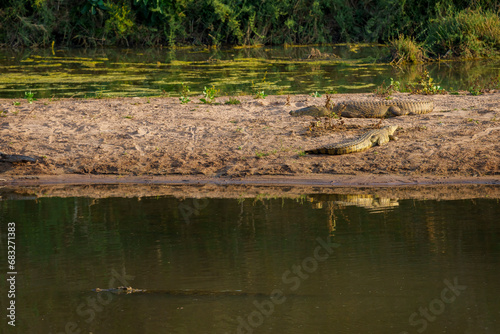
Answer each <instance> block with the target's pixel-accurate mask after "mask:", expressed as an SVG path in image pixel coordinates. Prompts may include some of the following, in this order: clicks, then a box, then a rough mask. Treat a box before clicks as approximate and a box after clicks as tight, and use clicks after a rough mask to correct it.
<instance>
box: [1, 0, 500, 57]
mask: <svg viewBox="0 0 500 334" xmlns="http://www.w3.org/2000/svg"><path fill="white" fill-rule="evenodd" d="M473 4H474V5H473V7H471V6H472V5H471V2H470V1H465V0H380V1H373V0H350V1H345V0H280V1H278V0H276V1H271V0H67V1H59V0H5V1H2V2H1V4H0V44H1V45H4V46H18V47H21V46H28V47H37V46H42V47H43V46H45V47H47V46H50V44H51V43H52V41H55V43H56V44H57V45H65V46H85V47H89V46H97V45H128V46H134V45H147V46H158V45H167V46H173V45H193V44H194V45H216V46H218V45H253V44H275V45H280V44H285V43H287V44H313V43H335V42H362V41H364V42H389V41H391V40H393V41H394V40H396V39H398V38H399V36H406V37H404V38H409V40H411V41H413V42H415V43H422V42H425V43H426V44H427V45H428V46H430V47H431V50H433V51H434V53H436V54H438V53H442V52H446V51H447V50H448V49H451V50H452V51H453V52H454V53H456V54H458V55H468V54H469V53H470V54H471V55H483V54H484V53H485V51H484V50H485V49H488V48H494V49H497V50H498V48H499V45H498V38H499V37H498V36H499V34H498V31H499V29H500V28H499V24H498V12H499V10H500V5H499V3H498V1H493V0H476V1H474V2H473Z"/></svg>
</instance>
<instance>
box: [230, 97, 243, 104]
mask: <svg viewBox="0 0 500 334" xmlns="http://www.w3.org/2000/svg"><path fill="white" fill-rule="evenodd" d="M226 104H241V101H240V100H238V99H235V98H234V97H230V98H229V100H227V101H226Z"/></svg>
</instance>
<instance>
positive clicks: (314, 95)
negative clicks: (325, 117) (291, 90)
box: [311, 92, 321, 98]
mask: <svg viewBox="0 0 500 334" xmlns="http://www.w3.org/2000/svg"><path fill="white" fill-rule="evenodd" d="M311 96H312V97H314V98H318V97H321V94H320V93H318V92H314V93H311Z"/></svg>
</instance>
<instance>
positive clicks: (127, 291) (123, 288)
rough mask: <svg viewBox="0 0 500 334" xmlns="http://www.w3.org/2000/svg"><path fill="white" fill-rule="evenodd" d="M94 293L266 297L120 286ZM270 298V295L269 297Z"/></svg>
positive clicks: (217, 291) (232, 292) (226, 291)
mask: <svg viewBox="0 0 500 334" xmlns="http://www.w3.org/2000/svg"><path fill="white" fill-rule="evenodd" d="M92 291H94V292H99V293H104V292H110V293H113V294H117V295H121V294H146V293H152V294H164V295H171V296H261V295H262V296H266V295H265V294H262V293H254V292H244V291H242V290H216V291H214V290H146V289H135V288H132V287H131V286H119V287H117V288H110V289H100V288H96V289H93V290H92ZM267 296H268V295H267Z"/></svg>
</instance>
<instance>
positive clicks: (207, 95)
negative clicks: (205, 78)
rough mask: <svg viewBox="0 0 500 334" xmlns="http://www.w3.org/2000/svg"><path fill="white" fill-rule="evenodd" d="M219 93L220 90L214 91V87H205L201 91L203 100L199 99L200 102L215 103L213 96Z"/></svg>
mask: <svg viewBox="0 0 500 334" xmlns="http://www.w3.org/2000/svg"><path fill="white" fill-rule="evenodd" d="M219 93H220V90H218V89H215V86H212V87H209V88H207V87H205V88H204V89H203V96H204V98H201V99H200V101H201V102H203V103H209V104H210V103H212V102H214V101H215V96H216V95H217V94H219Z"/></svg>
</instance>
